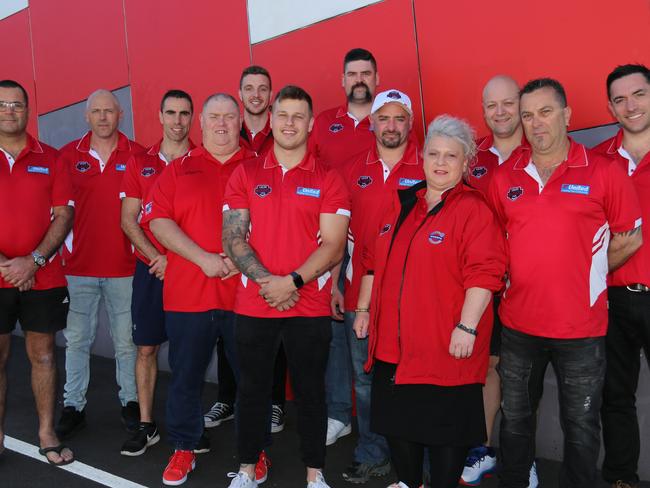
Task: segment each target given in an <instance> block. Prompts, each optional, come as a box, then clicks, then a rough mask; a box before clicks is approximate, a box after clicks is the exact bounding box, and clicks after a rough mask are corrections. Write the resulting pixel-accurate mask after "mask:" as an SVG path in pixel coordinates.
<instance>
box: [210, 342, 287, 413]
mask: <svg viewBox="0 0 650 488" xmlns="http://www.w3.org/2000/svg"><path fill="white" fill-rule="evenodd" d="M217 368H218V381H219V383H218V389H217V401H218V402H221V403H226V404H228V405H230V406H231V407H232V406H234V405H235V398H236V397H237V383H236V381H235V375H234V373H233V372H232V368H231V367H230V363H229V362H228V358H227V357H226V353H225V348H224V345H223V341H222V340H220V341H219V342H217ZM286 385H287V357H286V355H285V354H284V348H283V347H282V345H280V350H279V351H278V357H277V358H276V360H275V368H274V376H273V394H272V396H271V401H272V403H273V405H280V407H282V408H284V403H285V401H286Z"/></svg>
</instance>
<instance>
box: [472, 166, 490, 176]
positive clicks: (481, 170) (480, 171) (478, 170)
mask: <svg viewBox="0 0 650 488" xmlns="http://www.w3.org/2000/svg"><path fill="white" fill-rule="evenodd" d="M487 172H488V170H487V168H486V167H485V166H476V167H475V168H472V176H473V177H474V178H482V177H483V176H485V175H486V174H487Z"/></svg>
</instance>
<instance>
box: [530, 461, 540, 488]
mask: <svg viewBox="0 0 650 488" xmlns="http://www.w3.org/2000/svg"><path fill="white" fill-rule="evenodd" d="M538 485H539V478H538V477H537V463H535V461H533V465H532V466H531V467H530V477H529V478H528V488H537V486H538Z"/></svg>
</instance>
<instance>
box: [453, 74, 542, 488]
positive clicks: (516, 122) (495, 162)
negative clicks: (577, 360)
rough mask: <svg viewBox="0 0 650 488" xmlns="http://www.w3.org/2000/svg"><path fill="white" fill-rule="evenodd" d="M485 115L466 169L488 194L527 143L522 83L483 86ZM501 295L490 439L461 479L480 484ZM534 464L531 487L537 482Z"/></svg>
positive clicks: (486, 456) (486, 459) (497, 398)
mask: <svg viewBox="0 0 650 488" xmlns="http://www.w3.org/2000/svg"><path fill="white" fill-rule="evenodd" d="M482 106H483V118H484V119H485V124H486V125H487V127H488V129H490V134H489V135H487V136H485V137H483V138H482V139H479V140H478V141H476V146H477V151H476V157H474V159H473V161H472V162H471V163H470V165H469V168H468V171H467V176H466V178H467V182H468V183H469V184H470V185H471V186H473V187H474V188H476V189H478V190H480V191H481V192H483V194H487V190H488V187H489V185H490V181H491V180H492V177H493V176H494V173H495V172H496V170H497V168H498V167H499V166H501V164H503V163H504V162H505V161H506V160H507V159H508V158H509V157H510V155H511V154H512V153H513V152H514V151H515V149H517V148H518V147H519V146H520V145H521V144H525V143H526V139H525V137H524V135H523V129H522V127H521V118H520V117H519V86H518V85H517V82H516V81H515V80H513V79H512V78H511V77H510V76H507V75H496V76H494V77H492V78H490V80H489V81H488V82H487V83H486V84H485V87H484V88H483V100H482ZM499 301H500V296H499V295H496V296H495V297H494V302H493V303H494V326H493V328H492V339H491V341H490V363H489V368H488V374H487V378H486V381H485V386H484V388H483V403H484V407H485V421H486V424H487V425H486V427H487V435H488V438H487V442H486V444H485V445H484V446H476V447H475V448H473V449H472V450H470V452H469V455H468V457H467V462H466V465H465V469H464V470H463V474H462V476H461V483H463V484H469V485H477V484H479V483H480V482H481V480H482V479H483V477H485V476H489V475H491V474H492V473H494V472H495V471H496V467H497V458H496V451H495V450H494V448H493V447H492V430H493V427H494V420H495V418H496V415H497V412H498V411H499V407H500V403H501V382H500V380H499V375H498V373H497V371H496V368H497V365H498V364H499V350H500V348H501V321H500V320H499V314H498V308H499ZM536 478H537V473H536V468H535V465H533V467H532V468H531V480H530V487H531V488H532V487H535V486H537V484H536V481H535V479H536Z"/></svg>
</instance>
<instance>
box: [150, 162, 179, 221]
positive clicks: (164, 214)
mask: <svg viewBox="0 0 650 488" xmlns="http://www.w3.org/2000/svg"><path fill="white" fill-rule="evenodd" d="M177 164H178V163H176V162H174V163H172V164H170V165H169V166H168V167H167V168H166V169H165V171H163V172H162V174H161V175H160V176H159V177H158V179H157V180H156V182H155V183H154V185H153V188H152V189H151V191H150V192H149V195H148V199H147V201H146V202H144V203H143V205H142V208H143V212H142V220H141V224H146V223H148V222H151V221H152V220H153V219H161V218H162V219H172V220H175V218H174V216H175V213H174V201H175V198H176V172H177V171H178V168H177Z"/></svg>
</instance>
